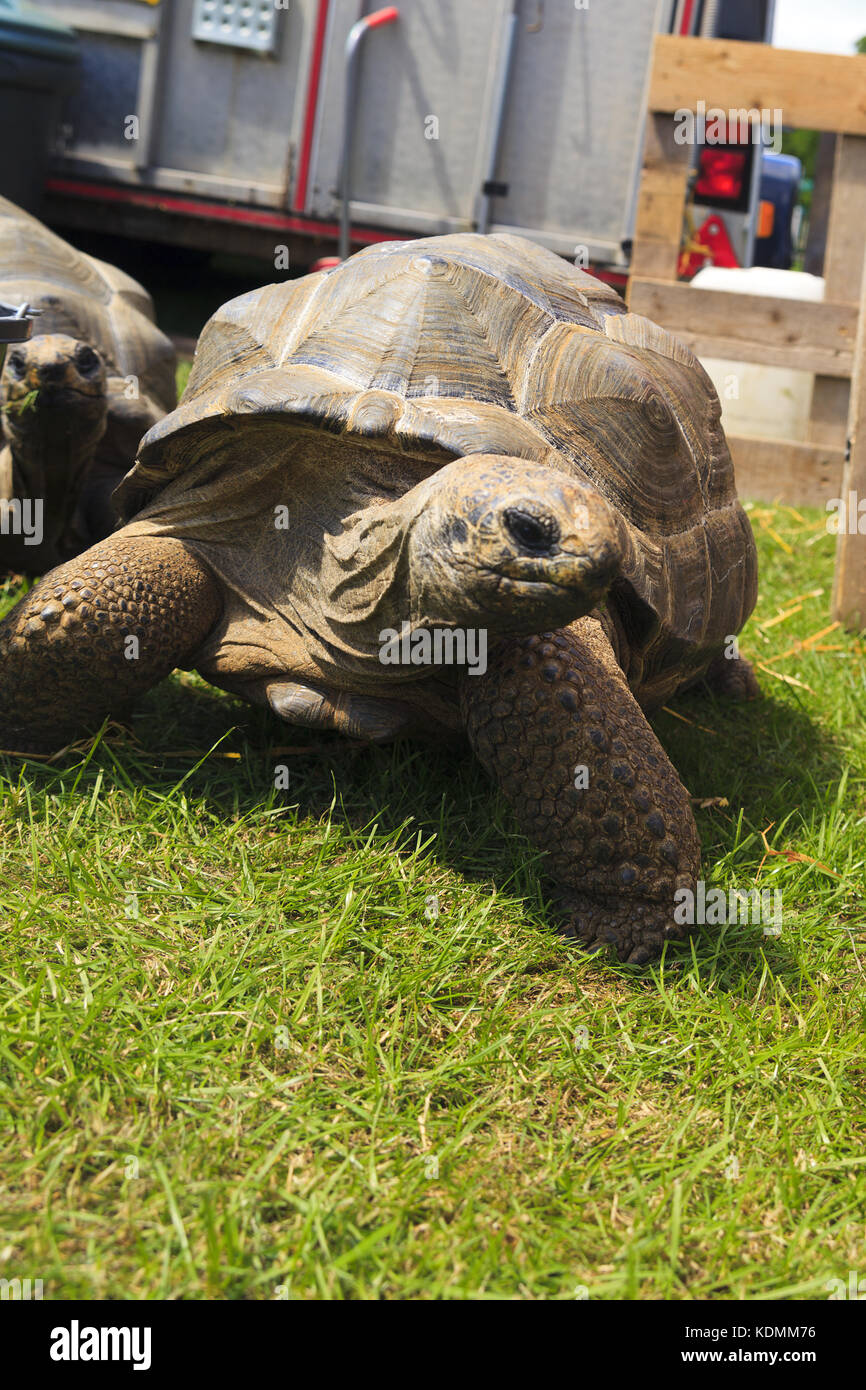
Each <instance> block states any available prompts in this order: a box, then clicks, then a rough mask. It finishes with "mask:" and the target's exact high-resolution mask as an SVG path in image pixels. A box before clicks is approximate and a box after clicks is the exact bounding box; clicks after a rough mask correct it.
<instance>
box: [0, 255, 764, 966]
mask: <svg viewBox="0 0 866 1390" xmlns="http://www.w3.org/2000/svg"><path fill="white" fill-rule="evenodd" d="M719 417H720V411H719V401H718V398H717V396H716V393H715V391H714V389H713V387H712V385H711V383H710V381H709V379H708V378H707V376H706V375H705V373H704V371H703V369H702V368H701V366H700V365H699V363H698V362H697V360H696V359H695V358H694V357H693V356H692V354H691V352H689V351H688V350H687V348H685V347H684V346H683V345H682V344H681V343H679V342H678V341H677V340H676V339H675V338H673V337H671V336H670V335H669V334H668V333H666V332H664V331H663V330H662V329H660V328H659V327H657V326H656V325H655V324H654V323H651V322H650V321H649V320H647V319H645V318H641V317H639V316H638V315H635V314H630V313H628V312H627V311H626V308H625V305H624V304H623V302H622V300H621V299H620V298H619V297H618V296H617V295H616V293H615V292H614V291H613V290H611V289H609V288H607V287H606V286H605V285H603V284H602V283H601V282H600V281H599V280H597V279H595V278H593V277H592V276H590V275H588V274H586V273H584V272H582V271H580V270H578V269H575V268H574V267H572V266H571V265H569V264H568V263H566V262H565V261H563V260H560V259H559V258H558V257H557V256H555V255H554V254H552V253H551V252H549V251H546V250H542V249H540V248H539V247H537V246H535V245H533V244H531V243H530V242H528V241H525V240H522V239H521V238H519V237H516V236H506V235H501V236H500V235H494V236H487V237H485V236H476V235H457V236H446V237H432V238H429V239H426V240H421V241H416V242H409V243H398V242H393V243H388V244H384V245H378V246H375V247H370V248H368V249H367V250H364V251H362V252H360V253H359V254H357V255H355V256H353V257H352V258H351V259H350V260H348V261H346V262H345V263H343V264H342V265H341V266H339V268H337V269H335V270H333V271H332V272H330V273H319V274H313V275H308V276H306V277H305V278H303V279H300V280H297V281H295V282H293V283H288V284H281V285H270V286H267V287H265V288H264V289H260V290H256V291H254V292H252V293H250V294H246V295H243V296H242V297H241V298H239V299H235V300H233V301H232V302H231V303H229V304H227V305H225V306H224V307H223V308H222V309H220V310H219V312H218V313H217V314H216V315H215V316H214V318H213V319H212V320H211V321H210V323H209V324H208V326H207V327H206V329H205V331H204V334H203V336H202V338H201V341H200V344H199V347H198V352H197V354H196V359H195V363H194V365H193V370H192V375H191V377H190V381H189V386H188V389H187V391H186V393H185V395H184V398H183V401H182V403H181V405H180V406H179V407H178V409H177V410H175V411H174V412H173V413H172V414H171V415H168V416H166V417H165V418H164V419H163V420H161V421H160V422H159V423H158V424H157V425H155V426H154V428H152V429H151V430H150V431H149V432H148V434H147V436H146V438H145V439H144V440H143V441H142V446H141V449H140V451H139V455H138V459H137V462H136V464H135V467H134V468H133V469H132V470H131V472H130V473H129V474H128V475H127V477H126V478H125V480H124V482H123V483H122V484H121V486H120V488H119V489H118V493H117V494H116V501H117V502H118V505H119V508H120V511H121V513H122V516H123V518H124V519H125V525H123V526H122V528H121V529H119V530H117V531H115V533H114V534H113V535H112V536H111V537H110V538H109V539H107V540H104V541H102V542H101V543H100V544H99V545H96V546H94V547H93V549H91V550H90V551H88V552H87V553H86V554H84V555H82V556H80V557H79V558H78V559H77V560H75V561H73V562H71V563H68V564H65V565H62V566H61V567H60V568H58V569H56V570H55V571H54V572H53V573H52V574H51V575H49V576H48V577H47V578H45V579H44V580H43V581H42V583H41V584H39V585H38V587H37V588H36V589H34V590H33V592H31V593H30V594H28V595H27V597H26V598H24V599H23V600H22V601H21V602H20V603H19V604H18V606H17V608H16V609H14V610H13V612H12V613H11V614H10V615H9V616H8V618H7V619H6V621H5V622H4V623H3V624H2V628H0V652H2V660H3V663H4V666H3V684H2V693H0V742H2V745H3V746H5V747H7V748H8V747H15V748H18V749H21V750H24V751H27V750H29V751H36V750H44V749H47V748H56V747H58V746H59V745H62V744H63V743H64V741H67V740H70V739H72V738H73V737H74V736H76V735H78V734H80V733H81V731H82V730H93V729H95V728H97V727H98V726H99V724H100V721H101V720H102V719H104V717H105V716H106V715H108V714H109V713H110V712H111V711H112V710H116V709H118V708H122V707H125V706H126V705H127V703H128V702H129V701H130V700H131V699H133V698H134V697H135V696H137V695H139V694H140V693H141V692H143V691H145V690H147V689H148V688H149V687H151V686H153V685H154V684H155V683H156V682H157V681H160V680H162V679H163V677H164V676H166V675H167V674H168V673H169V672H170V671H171V670H172V668H173V667H177V666H180V667H186V668H195V669H197V670H198V671H199V672H200V673H201V674H202V675H203V676H205V677H206V678H207V679H208V680H209V681H211V682H213V683H214V684H215V685H217V686H220V687H222V688H223V689H225V690H228V691H231V692H233V693H235V694H238V695H241V696H243V697H245V698H246V699H247V700H250V701H252V702H254V703H257V704H264V705H268V706H270V708H271V709H272V710H273V711H275V713H276V714H278V715H279V716H280V717H281V718H283V719H285V720H288V721H289V722H291V723H294V724H301V725H305V726H307V727H313V728H317V729H332V730H342V731H344V732H346V733H348V734H351V735H353V736H355V737H361V738H367V739H372V740H384V739H388V738H393V737H394V736H396V735H401V734H408V735H411V734H414V733H424V732H426V733H428V734H429V733H431V732H435V731H437V730H440V731H441V730H448V731H452V732H459V733H463V734H465V735H466V736H467V737H468V741H469V743H470V744H471V746H472V748H473V750H474V751H475V753H476V755H477V756H478V758H479V759H480V761H481V763H482V764H483V765H484V767H485V768H486V769H487V770H488V771H489V772H490V773H491V774H492V775H493V777H494V778H495V779H496V780H497V781H498V783H499V785H500V787H501V788H502V790H503V792H504V793H505V796H506V797H507V799H508V800H509V801H510V802H511V805H512V807H513V810H514V814H515V816H516V818H517V821H518V824H519V825H520V826H521V827H522V829H523V830H524V831H525V833H526V834H527V835H528V837H529V839H530V840H531V841H532V842H533V843H534V845H535V846H537V847H538V848H539V849H541V850H543V851H546V867H547V869H548V870H549V872H550V876H551V878H552V880H553V884H554V898H555V901H556V902H557V904H558V911H559V913H560V914H561V916H562V918H563V920H564V927H565V930H566V931H567V932H569V933H570V934H572V935H575V936H577V937H579V938H580V939H581V940H583V941H584V942H586V943H588V944H592V945H604V944H605V943H610V944H612V945H613V946H615V947H616V949H617V951H618V953H619V955H620V957H621V958H623V959H627V960H629V961H632V962H636V963H641V962H643V961H645V960H647V959H649V958H650V957H652V956H653V955H655V954H657V953H658V952H659V950H660V948H661V946H662V944H663V943H664V942H665V941H666V940H667V939H668V938H672V937H673V938H676V937H681V936H683V935H684V932H685V928H684V926H683V925H681V923H680V922H679V921H678V920H676V918H675V915H674V898H675V894H676V893H677V891H678V890H679V889H683V888H685V889H690V890H693V889H694V887H695V882H696V878H697V875H698V873H699V863H700V852H699V842H698V836H697V832H696V828H695V823H694V819H693V816H692V811H691V807H690V799H689V796H688V794H687V792H686V790H685V788H684V787H683V785H682V784H681V782H680V780H679V778H678V777H677V774H676V772H675V771H674V769H673V767H672V765H671V763H670V762H669V760H668V758H667V756H666V755H665V753H664V751H663V749H662V748H661V746H660V744H659V742H658V740H657V739H656V737H655V735H654V734H653V732H652V730H651V728H650V726H649V724H648V723H647V720H646V718H645V715H644V710H647V709H651V708H652V707H654V706H657V705H659V704H660V703H662V702H664V701H666V700H667V699H668V698H669V697H671V696H672V695H674V693H675V692H677V691H678V690H680V689H683V688H685V687H687V686H691V685H694V684H697V683H699V682H701V681H702V680H703V681H707V682H709V683H710V684H711V685H713V686H714V687H715V688H716V689H717V690H722V691H725V692H727V693H729V694H731V695H733V696H745V695H751V694H753V693H754V692H755V691H756V689H757V687H756V684H755V680H754V676H753V674H752V672H751V668H750V667H749V666H748V663H746V662H745V661H743V660H741V659H740V658H739V657H738V656H737V655H736V650H735V644H734V643H732V642H731V641H730V640H729V639H731V638H732V637H733V635H734V634H736V633H737V632H738V630H739V629H740V627H741V626H742V624H743V623H744V621H745V620H746V618H747V617H748V615H749V613H750V612H751V609H752V607H753V605H754V602H755V595H756V558H755V546H754V541H753V537H752V533H751V529H750V526H749V522H748V519H747V517H746V516H745V514H744V512H743V510H742V508H741V507H740V504H739V502H738V500H737V496H736V492H735V488H734V478H733V472H732V467H731V458H730V454H729V452H728V449H727V446H726V444H725V438H724V434H723V432H722V428H721V425H720V418H719ZM443 636H447V637H449V639H450V640H449V641H448V642H445V641H434V640H433V639H434V638H437V639H438V638H442V637H443ZM458 638H460V639H461V641H458V640H457V639H458ZM470 639H472V640H470ZM469 652H473V653H474V654H475V658H474V659H473V664H471V665H470V664H469V659H468V656H467V653H469ZM482 652H483V653H485V657H484V659H483V660H482V659H480V657H479V653H482ZM437 653H438V654H439V660H438V664H437ZM728 658H730V659H728ZM461 661H462V662H463V664H460V663H461ZM679 901H682V899H679Z"/></svg>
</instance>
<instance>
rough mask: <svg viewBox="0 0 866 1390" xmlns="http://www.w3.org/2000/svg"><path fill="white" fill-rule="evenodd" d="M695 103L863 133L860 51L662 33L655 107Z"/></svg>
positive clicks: (865, 112)
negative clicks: (814, 49) (823, 50)
mask: <svg viewBox="0 0 866 1390" xmlns="http://www.w3.org/2000/svg"><path fill="white" fill-rule="evenodd" d="M816 22H820V20H817V21H816ZM698 101H703V102H705V103H706V106H707V108H709V107H711V106H716V107H721V108H722V109H723V110H725V111H728V110H740V109H743V108H745V109H757V110H759V111H761V110H766V111H769V112H771V113H772V112H773V111H775V110H777V109H780V110H781V111H782V113H783V119H784V123H785V125H786V126H800V127H804V128H805V129H807V130H830V131H834V132H840V133H843V134H849V135H866V72H864V68H863V57H862V55H860V54H856V53H855V54H852V55H851V56H850V57H849V56H846V55H839V54H835V53H809V52H800V51H799V50H796V49H790V48H771V47H770V46H769V45H768V44H763V43H741V42H737V41H735V40H733V39H692V38H683V37H681V36H680V35H678V34H657V35H656V38H655V44H654V47H653V63H652V73H651V77H650V90H649V100H648V103H647V104H648V106H649V108H650V110H651V111H680V110H692V111H694V110H695V109H696V108H697V103H698Z"/></svg>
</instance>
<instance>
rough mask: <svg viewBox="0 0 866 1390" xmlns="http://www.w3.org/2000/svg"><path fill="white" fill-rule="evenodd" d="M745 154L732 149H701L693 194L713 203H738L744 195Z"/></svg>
mask: <svg viewBox="0 0 866 1390" xmlns="http://www.w3.org/2000/svg"><path fill="white" fill-rule="evenodd" d="M746 163H747V160H746V154H745V151H741V150H732V149H724V150H719V149H703V150H701V155H700V162H699V164H698V177H697V180H696V181H695V193H696V194H697V195H698V196H699V197H700V198H701V199H707V200H708V201H712V202H714V203H739V202H742V200H743V196H744V194H745V193H746V186H745V185H746V172H747V170H746Z"/></svg>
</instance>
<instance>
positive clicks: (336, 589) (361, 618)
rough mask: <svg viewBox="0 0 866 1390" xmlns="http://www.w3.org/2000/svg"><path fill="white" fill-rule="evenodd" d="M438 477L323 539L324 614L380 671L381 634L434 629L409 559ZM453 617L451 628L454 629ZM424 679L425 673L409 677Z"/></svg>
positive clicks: (343, 640)
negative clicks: (424, 610) (406, 627)
mask: <svg viewBox="0 0 866 1390" xmlns="http://www.w3.org/2000/svg"><path fill="white" fill-rule="evenodd" d="M436 484H437V475H436V474H435V473H434V474H432V475H431V477H429V478H427V479H426V480H425V481H424V482H422V483H419V484H418V485H417V486H416V487H415V488H413V489H412V491H411V494H406V495H404V496H403V497H401V498H399V499H398V500H397V501H395V502H388V503H385V504H384V505H382V506H375V507H367V508H365V509H364V510H363V511H362V512H358V513H355V515H354V516H351V517H348V518H347V520H346V526H345V529H344V530H343V531H341V532H340V534H339V535H338V536H329V535H326V536H325V544H324V549H323V551H322V556H321V569H320V574H319V579H320V582H321V590H320V593H321V612H322V615H323V616H324V618H325V620H326V622H327V626H328V628H329V629H330V630H331V632H332V633H333V634H334V635H335V636H336V637H337V638H338V639H339V642H340V645H341V646H344V647H346V648H349V649H351V650H352V651H353V652H354V653H356V655H358V656H362V657H369V658H371V659H372V660H374V661H375V663H376V666H377V667H380V669H382V670H385V669H386V668H382V667H381V663H380V662H379V653H380V651H381V647H382V641H381V638H380V633H381V632H383V631H384V630H386V629H391V630H397V631H400V630H401V628H402V626H403V624H405V623H407V622H408V623H410V624H411V625H412V626H413V627H415V626H423V625H432V620H431V619H430V618H429V617H428V616H427V615H425V614H423V613H422V611H421V607H420V606H419V602H418V598H417V587H418V585H417V577H416V576H415V575H414V574H413V568H414V567H413V566H412V564H411V557H412V551H413V548H414V547H413V537H414V533H415V530H416V527H417V526H418V523H419V518H420V517H421V516H422V515H423V513H424V509H425V506H426V504H427V502H428V500H429V498H430V496H431V495H432V493H433V492H434V490H435V487H436ZM454 621H455V618H454V616H453V615H452V616H450V617H449V618H448V619H447V622H448V623H449V624H450V623H453V622H454ZM412 674H414V675H415V676H416V678H418V677H420V676H423V675H424V674H425V673H424V672H423V671H420V672H418V671H416V672H414V673H409V672H406V671H404V672H403V678H404V679H406V677H407V675H409V676H410V678H411V675H412Z"/></svg>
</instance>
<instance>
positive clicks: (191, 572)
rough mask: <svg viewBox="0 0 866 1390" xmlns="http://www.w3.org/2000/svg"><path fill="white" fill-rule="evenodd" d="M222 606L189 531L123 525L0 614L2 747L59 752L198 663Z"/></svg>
mask: <svg viewBox="0 0 866 1390" xmlns="http://www.w3.org/2000/svg"><path fill="white" fill-rule="evenodd" d="M220 610H221V600H220V595H219V590H218V588H217V585H216V581H215V580H214V578H213V576H212V575H211V574H210V573H209V572H208V571H207V570H206V569H205V567H204V566H203V565H201V564H199V562H198V561H197V560H196V559H194V557H193V556H192V555H191V554H190V552H189V551H188V550H187V549H186V547H185V546H184V545H182V544H181V542H180V541H177V540H163V539H161V538H156V537H143V536H142V537H135V538H129V537H127V536H126V535H125V533H124V532H123V531H118V532H117V533H116V534H115V535H114V536H111V537H109V539H108V540H104V541H101V542H100V544H99V545H95V546H93V548H92V549H91V550H88V551H86V552H85V553H84V554H83V555H79V556H78V558H77V559H76V560H70V561H69V562H68V563H67V564H65V565H60V566H58V568H57V569H55V570H52V571H51V573H50V574H48V575H46V577H45V578H44V579H43V580H42V581H41V583H39V584H37V585H36V587H35V589H31V591H30V593H29V594H27V595H25V597H24V598H23V599H22V600H21V602H20V603H18V604H17V605H16V606H15V607H14V608H13V609H12V611H11V613H9V614H7V616H6V617H5V618H4V620H3V622H2V623H0V747H2V748H10V749H15V750H16V751H18V752H21V753H42V752H50V751H52V750H53V749H55V748H60V747H62V746H63V744H64V743H66V742H68V741H69V740H70V739H72V738H76V737H78V736H79V735H80V734H82V733H85V732H87V733H89V732H93V731H95V730H96V729H98V727H99V725H100V723H101V721H102V720H103V719H104V718H105V716H106V715H107V714H110V713H111V712H112V711H115V710H117V709H118V708H122V707H123V706H125V705H126V704H128V703H129V702H130V701H131V700H134V699H135V698H136V697H137V696H139V695H141V694H143V693H144V692H145V691H146V690H149V689H150V687H151V686H153V685H156V684H157V682H158V681H161V680H162V679H163V677H164V676H167V675H168V674H169V672H170V671H171V670H172V669H173V668H174V667H175V666H180V665H183V664H184V663H186V664H189V662H190V660H191V658H192V656H193V655H194V654H195V651H196V649H197V648H198V647H200V646H201V644H202V642H203V641H204V639H205V637H206V636H207V634H208V632H209V631H210V629H211V628H212V627H213V626H214V624H215V623H216V621H217V619H218V617H219V614H220Z"/></svg>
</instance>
